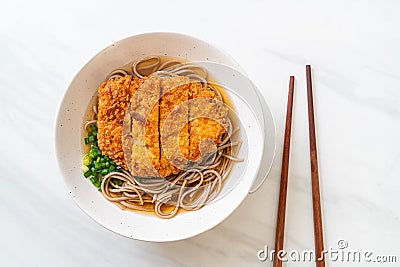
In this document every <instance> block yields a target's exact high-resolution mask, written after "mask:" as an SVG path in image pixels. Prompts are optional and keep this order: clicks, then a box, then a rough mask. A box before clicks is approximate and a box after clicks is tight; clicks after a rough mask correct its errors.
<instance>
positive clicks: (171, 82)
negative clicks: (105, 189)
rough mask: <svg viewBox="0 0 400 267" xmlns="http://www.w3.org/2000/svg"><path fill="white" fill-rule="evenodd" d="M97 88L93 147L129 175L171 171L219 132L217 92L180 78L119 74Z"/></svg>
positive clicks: (222, 112) (221, 111) (221, 117)
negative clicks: (138, 77)
mask: <svg viewBox="0 0 400 267" xmlns="http://www.w3.org/2000/svg"><path fill="white" fill-rule="evenodd" d="M98 92H99V106H98V128H99V130H98V142H99V147H100V149H101V150H102V152H103V153H104V154H105V155H107V156H109V157H110V158H111V159H113V160H114V161H115V162H116V163H117V164H118V165H120V166H122V167H123V168H124V169H129V170H130V172H131V173H132V175H134V176H139V177H168V176H169V175H173V174H177V173H178V172H179V171H180V170H181V169H183V168H184V167H185V166H187V165H188V163H189V161H196V160H199V159H200V157H201V152H204V151H206V152H209V151H212V149H213V148H215V144H218V143H220V142H221V137H222V135H223V134H224V133H225V129H226V126H227V109H226V108H225V106H224V105H223V103H222V102H219V101H218V97H217V94H216V93H215V92H214V91H213V90H211V89H209V88H207V87H204V86H202V85H201V84H200V83H197V82H190V80H189V79H188V78H186V77H180V76H178V77H172V78H160V77H149V78H144V79H140V80H139V79H132V77H131V76H125V77H123V78H115V79H112V80H110V81H108V82H105V83H103V84H102V85H101V86H100V87H99V90H98ZM204 140H207V141H208V142H204ZM210 141H211V142H210ZM200 148H201V149H200Z"/></svg>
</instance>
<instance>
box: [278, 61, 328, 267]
mask: <svg viewBox="0 0 400 267" xmlns="http://www.w3.org/2000/svg"><path fill="white" fill-rule="evenodd" d="M306 78H307V99H308V128H309V138H310V161H311V187H312V200H313V217H314V242H315V255H316V266H317V267H325V258H324V253H323V250H324V239H323V230H322V215H321V197H320V190H319V176H318V160H317V146H316V137H315V122H314V102H313V91H312V82H311V66H310V65H307V66H306ZM293 94H294V76H290V82H289V96H288V103H287V111H286V126H285V138H284V145H283V159H282V173H281V184H280V191H279V205H278V218H277V227H276V236H275V257H274V267H281V266H282V259H281V258H280V256H279V255H281V253H279V251H283V242H284V235H285V216H286V196H287V185H288V171H289V154H290V136H291V131H292V113H293Z"/></svg>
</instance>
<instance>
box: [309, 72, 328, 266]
mask: <svg viewBox="0 0 400 267" xmlns="http://www.w3.org/2000/svg"><path fill="white" fill-rule="evenodd" d="M306 77H307V99H308V129H309V137H310V161H311V187H312V200H313V216H314V241H315V255H316V266H317V267H325V257H324V254H323V250H324V238H323V230H322V215H321V196H320V191H319V176H318V159H317V145H316V137H315V122H314V102H313V91H312V82H311V66H310V65H306Z"/></svg>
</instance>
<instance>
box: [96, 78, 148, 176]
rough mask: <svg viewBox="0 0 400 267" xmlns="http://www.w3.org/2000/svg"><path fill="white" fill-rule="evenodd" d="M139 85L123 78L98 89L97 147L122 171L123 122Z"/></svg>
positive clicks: (135, 81)
mask: <svg viewBox="0 0 400 267" xmlns="http://www.w3.org/2000/svg"><path fill="white" fill-rule="evenodd" d="M141 83H142V82H141V81H140V80H139V79H137V78H135V79H132V76H125V77H121V78H114V79H111V80H109V81H107V82H103V83H102V84H101V85H100V86H99V88H98V99H99V101H98V113H97V127H98V135H97V138H98V145H99V148H100V149H101V151H102V152H103V154H105V155H107V156H109V157H110V158H111V159H112V160H114V162H115V163H116V164H118V165H119V166H121V167H122V168H124V169H127V165H126V162H125V158H124V152H123V149H122V127H123V121H124V116H125V111H126V110H127V108H128V105H129V103H130V100H131V97H132V95H133V93H134V92H135V91H136V90H137V88H138V87H139V86H140V85H141Z"/></svg>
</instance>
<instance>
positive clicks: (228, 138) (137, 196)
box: [84, 56, 242, 219]
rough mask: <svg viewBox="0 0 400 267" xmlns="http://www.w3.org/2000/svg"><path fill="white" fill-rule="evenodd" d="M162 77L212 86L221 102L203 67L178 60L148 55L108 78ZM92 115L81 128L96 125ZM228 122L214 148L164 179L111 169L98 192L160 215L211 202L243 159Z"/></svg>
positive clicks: (122, 206) (169, 214)
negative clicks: (91, 118)
mask: <svg viewBox="0 0 400 267" xmlns="http://www.w3.org/2000/svg"><path fill="white" fill-rule="evenodd" d="M150 74H152V75H158V76H161V77H174V76H178V75H179V76H187V77H189V78H190V79H191V80H194V81H198V82H201V83H202V84H203V85H206V86H207V87H209V88H210V89H212V90H213V91H214V92H215V93H216V94H217V96H218V98H219V99H220V101H222V96H221V93H220V92H219V90H217V89H215V88H214V87H212V86H211V85H210V84H209V83H208V82H207V77H208V72H207V70H206V69H204V68H203V67H200V66H197V65H194V64H191V63H187V64H182V62H180V61H179V60H170V61H167V62H164V63H163V64H162V63H161V58H160V57H159V56H150V57H145V58H143V59H140V60H138V61H136V62H135V63H133V64H132V67H131V71H127V70H125V69H116V70H114V71H113V72H111V73H110V75H109V76H108V77H107V79H114V78H116V77H124V76H125V75H132V76H136V77H138V78H143V77H145V76H148V75H150ZM94 111H95V118H94V119H93V120H90V121H87V122H85V124H84V128H85V129H87V128H88V127H89V126H90V125H92V124H95V123H96V122H97V121H96V114H97V108H96V107H94ZM228 121H229V126H228V129H227V132H226V133H225V134H224V136H223V138H222V142H221V143H220V144H218V145H217V149H216V151H214V152H213V153H210V154H209V155H207V156H206V157H205V158H204V159H202V160H201V161H200V162H198V163H191V164H190V165H189V166H188V167H187V168H185V169H183V170H181V171H180V173H178V174H177V175H172V176H169V177H166V178H138V177H134V176H133V175H131V174H130V173H129V172H128V171H126V170H123V171H122V172H111V173H109V174H107V175H105V176H104V177H103V180H102V182H101V193H102V194H103V196H104V197H105V198H106V199H107V200H109V201H111V202H114V203H115V204H116V205H118V206H119V207H120V208H121V209H125V208H129V209H133V210H141V211H153V212H155V214H156V215H157V216H159V217H160V218H164V219H167V218H172V217H174V216H175V215H176V214H177V212H178V210H179V208H181V209H184V210H197V209H200V208H201V207H203V206H204V205H206V204H207V203H210V202H211V201H213V200H214V199H215V198H216V197H217V196H218V194H219V193H220V192H221V190H222V185H223V183H224V181H225V180H226V178H227V176H228V175H229V173H230V171H231V169H232V166H233V163H234V162H238V161H242V160H241V159H239V158H237V156H236V155H234V153H233V147H237V148H236V151H239V149H240V145H241V141H236V142H232V137H233V136H234V135H235V134H237V133H238V131H239V129H233V126H232V123H231V122H230V120H228Z"/></svg>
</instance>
